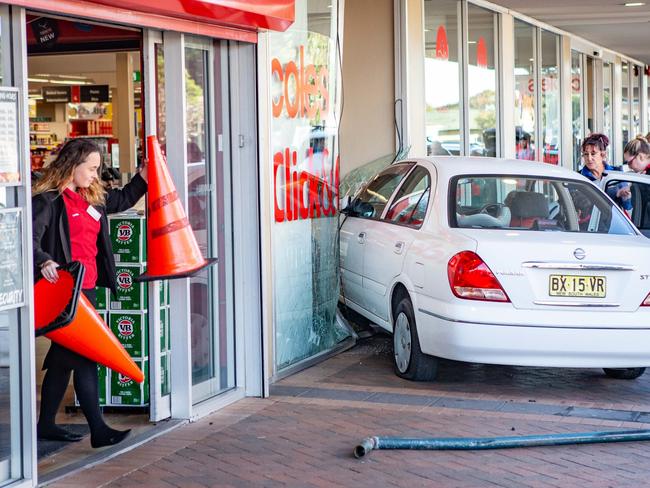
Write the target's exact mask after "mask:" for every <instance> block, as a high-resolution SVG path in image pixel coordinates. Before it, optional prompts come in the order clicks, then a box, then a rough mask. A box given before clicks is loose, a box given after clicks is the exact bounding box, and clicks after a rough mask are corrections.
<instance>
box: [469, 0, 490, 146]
mask: <svg viewBox="0 0 650 488" xmlns="http://www.w3.org/2000/svg"><path fill="white" fill-rule="evenodd" d="M467 23H468V32H467V53H468V60H467V64H468V66H467V94H468V97H469V99H468V103H467V104H466V106H467V107H468V110H469V128H468V129H469V132H468V137H469V153H468V154H469V155H470V156H496V155H497V148H496V140H497V138H496V127H497V97H496V88H497V76H496V69H495V63H496V52H497V49H496V39H495V36H494V33H495V32H496V27H497V14H495V13H494V12H491V11H489V10H485V9H483V8H480V7H476V6H474V5H471V4H468V6H467Z"/></svg>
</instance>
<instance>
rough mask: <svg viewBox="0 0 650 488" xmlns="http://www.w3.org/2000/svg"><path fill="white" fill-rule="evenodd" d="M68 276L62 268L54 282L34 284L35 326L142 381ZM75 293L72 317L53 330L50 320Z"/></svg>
mask: <svg viewBox="0 0 650 488" xmlns="http://www.w3.org/2000/svg"><path fill="white" fill-rule="evenodd" d="M82 269H83V267H82ZM82 275H83V273H82ZM71 276H72V275H71V274H70V273H68V272H67V271H65V270H61V271H59V279H58V281H57V282H56V283H49V282H48V281H47V280H45V279H41V280H39V281H38V282H37V283H36V284H35V285H34V308H35V311H34V322H35V324H36V328H37V329H38V330H49V331H50V332H47V333H45V337H47V338H48V339H50V340H52V341H54V342H56V343H58V344H60V345H62V346H63V347H65V348H67V349H70V350H71V351H74V352H76V353H77V354H80V355H82V356H84V357H87V358H88V359H90V360H92V361H96V362H98V363H100V364H103V365H104V366H107V367H109V368H111V369H112V370H113V371H117V372H118V373H122V374H123V375H125V376H128V377H129V378H131V379H133V380H134V381H137V382H138V383H142V382H143V381H144V374H143V373H142V371H140V369H139V368H138V366H137V365H136V364H135V363H134V362H133V359H131V356H129V353H128V352H126V351H125V350H124V347H122V344H120V341H118V340H117V338H116V337H115V336H114V335H113V333H112V332H111V330H110V329H109V328H108V326H107V325H106V323H105V322H104V321H103V320H102V318H101V317H100V316H99V314H98V313H97V310H95V308H94V307H93V306H92V304H91V303H90V302H89V301H88V299H87V298H86V297H85V296H84V295H83V294H82V293H79V290H80V287H79V286H76V287H75V286H73V285H74V284H75V282H74V280H73V279H72V278H71ZM53 291H56V295H55V294H53V293H52V292H53ZM75 295H77V296H78V302H77V306H76V314H75V315H74V318H73V319H72V320H71V321H70V320H68V322H69V323H67V325H65V324H64V325H60V324H59V325H58V328H56V329H55V330H52V327H51V325H52V324H51V322H52V320H56V319H57V318H59V317H60V314H61V310H62V309H65V308H66V307H68V306H69V303H64V301H65V299H66V297H70V298H71V299H74V298H75ZM53 297H54V300H53ZM49 309H51V310H49ZM57 312H58V313H57Z"/></svg>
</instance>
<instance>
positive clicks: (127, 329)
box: [108, 311, 149, 358]
mask: <svg viewBox="0 0 650 488" xmlns="http://www.w3.org/2000/svg"><path fill="white" fill-rule="evenodd" d="M147 322H148V321H147V312H115V311H112V312H109V314H108V325H109V327H110V328H111V331H112V332H113V334H115V337H117V339H118V340H119V341H120V343H121V344H122V346H124V349H126V351H127V352H128V353H129V355H130V356H131V357H132V358H142V357H146V356H147V355H148V353H149V348H148V345H149V327H147Z"/></svg>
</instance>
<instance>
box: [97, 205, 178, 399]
mask: <svg viewBox="0 0 650 488" xmlns="http://www.w3.org/2000/svg"><path fill="white" fill-rule="evenodd" d="M145 222H146V220H145V217H144V216H142V215H138V214H137V213H134V212H125V213H121V214H115V215H112V216H110V218H109V227H110V235H111V241H112V245H113V255H114V257H115V264H116V281H117V295H116V296H114V295H111V294H110V292H104V291H103V290H104V289H102V288H98V289H97V290H98V295H99V294H100V291H101V292H102V300H98V311H99V313H100V315H102V314H103V315H102V316H103V317H104V318H105V320H106V323H107V324H108V326H109V327H110V328H111V330H112V331H113V334H115V336H116V337H117V338H118V340H119V341H120V342H121V343H122V345H123V346H124V349H126V351H127V352H128V353H129V354H130V355H131V357H132V358H133V360H134V361H135V363H136V364H137V365H138V367H139V368H140V369H142V371H143V373H144V375H145V380H144V382H143V383H142V384H138V383H136V382H135V381H133V380H132V379H131V378H128V377H126V376H124V375H121V374H119V373H117V372H115V371H112V370H110V369H109V370H107V371H106V368H104V370H105V372H102V371H101V369H100V378H99V389H100V403H101V405H106V406H144V405H148V403H149V317H150V315H149V310H148V307H147V305H148V304H147V298H148V295H147V293H148V285H147V283H146V282H136V281H135V278H136V277H138V276H139V275H140V274H141V273H142V272H143V271H144V270H145V269H146V241H147V239H146V224H145ZM158 313H159V314H160V336H161V340H160V341H161V343H160V348H161V351H162V353H163V358H162V376H163V380H162V385H161V387H162V390H163V394H166V393H168V392H169V286H168V283H167V281H161V282H160V309H159V311H158ZM100 368H103V367H100ZM102 373H103V374H102ZM102 378H103V379H102ZM102 390H103V392H104V395H102ZM102 400H104V401H103V402H102Z"/></svg>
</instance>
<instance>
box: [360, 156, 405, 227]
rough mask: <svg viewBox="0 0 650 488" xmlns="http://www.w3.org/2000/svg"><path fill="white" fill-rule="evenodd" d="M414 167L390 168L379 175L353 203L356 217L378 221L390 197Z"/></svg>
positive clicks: (400, 166)
mask: <svg viewBox="0 0 650 488" xmlns="http://www.w3.org/2000/svg"><path fill="white" fill-rule="evenodd" d="M412 167H413V163H409V164H396V165H392V166H389V167H388V168H386V169H385V170H384V171H382V172H381V173H379V174H378V175H377V176H375V178H374V179H373V180H372V181H371V182H370V183H369V184H368V185H367V186H366V187H365V188H364V189H363V190H362V191H361V193H359V195H358V196H357V197H356V198H355V199H354V201H353V202H352V211H353V212H354V215H356V216H358V217H363V218H367V219H378V218H380V217H381V214H382V213H383V211H384V208H385V207H386V205H387V204H388V200H389V199H390V196H391V195H392V194H393V192H394V191H395V189H396V188H397V187H398V186H399V184H400V182H401V181H402V179H403V178H404V176H406V174H408V172H409V171H410V170H411V168H412Z"/></svg>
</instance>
